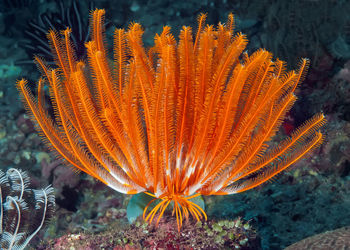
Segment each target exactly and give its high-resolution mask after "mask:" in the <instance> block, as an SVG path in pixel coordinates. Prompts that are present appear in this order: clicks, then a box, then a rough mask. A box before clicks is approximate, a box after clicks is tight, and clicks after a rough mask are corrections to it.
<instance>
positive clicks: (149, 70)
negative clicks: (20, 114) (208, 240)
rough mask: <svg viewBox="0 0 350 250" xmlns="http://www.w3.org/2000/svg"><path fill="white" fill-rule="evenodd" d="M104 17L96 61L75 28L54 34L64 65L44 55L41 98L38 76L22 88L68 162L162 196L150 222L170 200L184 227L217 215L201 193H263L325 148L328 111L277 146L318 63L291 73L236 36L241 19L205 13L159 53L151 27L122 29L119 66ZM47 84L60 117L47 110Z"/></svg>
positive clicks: (159, 39) (161, 42)
mask: <svg viewBox="0 0 350 250" xmlns="http://www.w3.org/2000/svg"><path fill="white" fill-rule="evenodd" d="M104 14H105V11H104V10H100V9H97V10H95V11H94V12H93V13H92V18H91V27H92V39H91V41H90V42H88V43H86V48H87V54H88V63H87V64H86V62H83V61H77V60H76V57H75V55H74V48H73V46H72V42H71V40H70V29H69V28H67V29H66V30H65V31H62V37H60V36H59V35H58V34H57V33H56V32H54V31H50V32H49V34H48V38H49V40H50V43H51V47H52V52H53V54H54V56H55V61H56V64H57V68H54V69H53V68H50V67H49V66H48V65H46V64H45V62H44V61H43V60H42V59H40V58H38V57H36V59H35V61H36V63H37V65H38V67H39V69H40V71H41V72H42V78H40V79H39V81H38V84H37V93H36V96H34V95H33V94H32V92H31V88H30V86H29V85H28V82H27V81H26V80H20V81H18V84H17V87H18V89H19V91H20V92H21V94H22V98H23V101H24V103H25V106H26V108H27V110H28V111H29V113H30V114H31V116H32V118H33V120H35V121H36V123H37V128H38V130H39V131H40V133H41V134H42V136H43V138H44V140H45V141H46V142H47V143H48V144H49V145H50V146H51V148H53V149H55V150H56V151H57V152H58V154H59V155H60V156H62V157H63V158H64V159H66V160H67V163H68V164H72V165H73V166H75V167H76V168H78V169H80V170H82V171H84V172H86V173H87V174H89V175H91V176H93V177H95V178H97V179H99V180H100V181H101V182H103V183H105V184H106V185H108V186H110V187H111V188H113V189H115V190H117V191H119V192H122V193H127V194H137V193H141V192H146V193H147V194H149V195H150V196H152V197H154V199H153V200H151V202H150V203H149V204H148V205H147V206H146V208H145V210H144V217H145V219H146V220H148V221H152V220H153V219H154V217H155V215H156V214H157V212H159V216H158V221H159V219H160V218H161V217H162V215H163V213H164V211H165V209H166V208H167V207H168V205H169V204H170V203H171V204H173V214H175V216H176V219H177V223H178V229H180V227H181V225H182V221H183V219H184V218H188V217H189V214H191V215H192V216H193V217H195V218H196V219H197V220H200V219H201V218H203V217H205V218H206V214H205V212H204V211H203V209H202V208H201V207H200V206H198V205H197V204H196V203H195V202H193V200H191V199H193V198H195V197H198V196H199V195H226V194H233V193H238V192H243V191H246V190H248V189H251V188H254V187H256V186H258V185H260V184H261V183H263V182H265V181H267V180H269V179H271V178H272V177H274V176H275V175H277V174H278V173H280V172H281V171H283V170H285V169H286V168H287V167H289V166H291V165H292V164H293V163H295V162H296V161H297V160H299V159H300V158H302V157H304V156H305V155H306V154H307V153H308V152H310V151H311V150H313V149H315V148H316V147H317V146H319V145H320V144H321V143H322V134H321V132H320V131H319V130H320V128H321V127H322V125H323V124H324V123H325V119H324V116H323V114H317V115H315V116H314V117H313V118H311V119H310V120H308V121H307V122H305V123H304V124H303V125H302V126H300V127H299V128H298V129H297V130H296V131H295V132H293V133H292V134H291V136H290V137H289V138H286V139H285V140H284V141H282V142H280V143H279V144H278V145H276V146H272V145H271V143H269V141H271V139H272V137H273V136H274V135H275V134H276V132H277V131H278V128H279V126H280V125H281V123H282V121H283V118H284V117H285V115H286V113H287V112H288V111H289V110H290V108H291V107H292V105H293V104H294V102H295V101H296V97H295V95H294V92H295V90H296V88H297V85H298V83H299V82H301V81H302V80H303V78H304V76H305V72H306V70H307V68H308V65H309V61H308V60H307V59H303V60H301V63H300V66H299V68H298V70H296V71H286V69H285V67H286V65H285V63H284V62H283V61H280V60H278V59H277V60H275V61H272V54H271V53H269V52H267V51H265V50H263V49H260V50H257V51H256V52H254V53H253V54H252V55H248V54H247V53H246V52H243V51H244V49H245V47H246V44H247V39H246V37H245V36H244V35H243V34H240V33H238V34H234V32H233V28H234V19H233V15H232V14H230V15H229V16H228V20H227V22H226V23H225V24H221V23H219V24H218V26H217V27H215V28H214V27H213V26H211V25H205V19H206V15H204V14H202V15H200V16H199V17H198V29H197V32H196V33H194V34H193V33H192V29H191V28H190V27H183V28H182V30H181V32H180V38H179V41H178V42H177V41H176V40H175V39H174V37H173V36H172V34H171V33H170V28H169V27H168V26H165V27H164V29H163V32H162V33H161V34H160V35H158V34H157V35H156V36H155V45H154V47H152V48H150V49H149V50H145V49H144V47H143V45H142V34H143V30H142V28H141V26H140V24H138V23H132V24H130V26H129V29H128V30H127V31H125V30H124V29H116V30H115V33H114V62H113V63H112V62H109V61H108V59H107V49H106V44H105V30H104ZM46 84H47V85H48V86H49V90H50V92H49V94H50V101H51V103H52V105H53V109H54V116H52V115H51V114H49V113H48V111H47V110H46V109H45V91H44V85H46ZM155 201H158V203H154V202H155ZM151 205H153V208H152V209H151V211H150V212H147V210H148V208H149V207H150V206H151Z"/></svg>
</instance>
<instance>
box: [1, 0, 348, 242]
mask: <svg viewBox="0 0 350 250" xmlns="http://www.w3.org/2000/svg"><path fill="white" fill-rule="evenodd" d="M95 8H104V9H105V10H106V31H107V32H106V35H107V39H106V40H107V41H108V43H109V45H110V48H109V49H110V51H111V48H112V43H113V42H112V41H113V30H114V28H116V27H117V28H127V27H128V25H129V24H130V23H131V22H133V21H135V22H139V23H141V25H142V26H143V27H144V29H145V34H144V38H143V39H144V40H143V41H144V44H145V46H146V47H149V46H152V45H153V37H154V35H155V33H160V32H161V31H162V27H163V26H164V25H169V26H170V27H171V28H172V32H173V33H174V35H175V37H177V36H178V34H179V31H180V29H181V27H182V26H183V25H187V26H196V19H197V16H198V15H199V14H200V13H207V14H208V19H207V23H208V24H217V23H218V22H220V21H221V22H224V21H225V20H226V18H227V15H228V14H229V13H230V12H232V13H234V15H235V21H236V28H235V31H237V32H238V31H240V32H243V33H244V34H246V35H247V37H248V40H249V43H248V51H249V53H252V52H253V51H255V50H257V49H258V48H265V49H266V50H268V51H270V52H272V53H273V55H274V57H275V58H279V59H281V60H284V61H286V62H287V64H288V69H294V68H296V67H297V65H298V63H299V62H300V59H301V58H304V57H306V58H309V59H310V60H311V64H310V68H309V71H308V74H307V77H306V79H305V81H304V82H303V83H301V84H300V85H299V89H298V90H297V96H298V101H297V102H296V104H295V105H294V107H293V108H292V110H291V111H290V112H289V114H288V116H287V119H285V121H284V122H283V125H282V127H281V131H280V132H279V133H278V135H277V136H276V137H277V138H275V139H276V140H277V141H278V139H279V138H278V137H281V138H282V137H284V136H286V135H289V134H290V133H291V131H292V130H293V129H294V128H296V127H298V126H299V125H300V124H301V123H302V122H303V121H305V120H306V119H308V118H310V117H311V116H312V115H313V114H316V113H318V112H319V111H323V112H324V114H325V116H326V119H327V124H326V126H325V128H324V129H323V131H324V132H325V141H324V143H323V144H322V145H321V147H319V148H318V149H317V150H315V151H313V152H312V153H311V154H309V155H308V156H307V157H305V158H304V159H302V160H301V161H299V162H297V163H296V164H294V165H293V166H292V167H290V168H289V170H287V171H284V172H282V173H281V174H279V175H278V176H277V177H275V178H274V180H273V181H271V182H268V183H264V184H262V185H261V186H259V187H257V188H255V189H253V190H249V191H246V192H244V193H241V194H236V195H229V196H215V197H203V198H204V199H205V203H206V213H207V215H208V220H209V222H208V223H209V226H208V227H206V228H204V229H203V230H206V232H207V234H203V230H202V228H201V226H198V225H196V223H195V222H194V221H193V222H192V224H193V225H192V227H193V228H191V227H190V226H189V228H188V229H187V231H185V232H194V233H193V234H192V235H191V236H189V235H182V236H179V235H174V233H173V232H171V233H169V232H170V231H169V230H170V229H169V225H167V224H166V223H164V224H161V225H160V226H159V227H158V228H157V229H155V228H152V227H147V226H146V225H145V224H143V222H142V220H140V221H137V222H136V223H134V224H133V225H131V226H130V225H129V224H128V221H127V219H126V207H127V204H128V201H129V200H130V196H127V195H123V194H120V193H118V192H115V191H113V190H111V189H110V188H108V187H107V186H105V185H104V184H103V183H100V182H99V181H97V180H95V179H93V178H92V177H90V176H88V175H86V174H83V173H81V174H77V173H76V171H75V170H74V169H73V168H67V167H66V166H63V164H62V162H61V160H60V159H57V158H55V156H54V154H53V153H52V152H50V150H48V149H47V147H45V145H44V144H43V143H42V141H41V139H40V137H39V135H38V134H37V133H36V131H35V129H34V125H33V123H32V122H31V120H30V119H29V117H28V116H27V115H26V112H25V110H24V108H23V104H22V102H21V101H20V100H19V94H18V91H17V89H16V80H17V79H21V78H22V77H25V78H26V79H28V80H29V81H30V82H32V83H35V82H36V81H37V79H38V78H39V72H38V70H37V69H36V67H35V65H34V63H33V62H32V59H33V56H34V55H39V56H41V57H43V58H45V60H46V61H47V62H49V63H50V62H51V61H50V60H52V58H51V57H50V56H51V53H50V48H49V46H48V42H47V39H46V32H47V31H48V30H49V29H56V30H62V29H65V28H66V27H67V26H69V27H71V28H72V34H73V35H72V36H73V37H74V45H75V46H76V48H77V52H78V55H77V56H78V58H79V59H81V60H84V59H86V54H85V47H84V42H86V41H88V40H89V13H90V10H93V9H95ZM349 13H350V1H349V0H280V1H279V0H249V1H246V0H215V1H210V0H201V1H198V0H186V1H165V0H119V1H116V0H109V1H107V0H96V1H73V0H65V1H64V0H55V1H54V0H52V1H44V0H0V169H1V170H3V171H6V170H7V169H9V168H17V169H21V170H24V171H26V172H27V173H28V174H29V176H30V177H31V184H32V186H33V188H39V187H44V186H47V185H52V186H53V188H54V189H55V196H56V212H55V215H54V217H53V218H52V219H51V220H50V221H49V222H48V223H47V225H46V227H45V228H44V229H42V230H41V231H40V232H39V234H38V235H37V236H36V237H35V238H34V239H33V240H32V241H31V243H30V246H29V247H31V248H34V249H69V248H70V247H71V246H75V249H102V248H103V249H124V248H126V247H128V249H139V248H140V247H144V248H146V249H148V248H151V249H157V248H165V249H191V248H193V249H199V248H201V246H204V245H205V244H204V243H203V242H202V241H205V240H208V239H210V240H213V241H214V242H215V244H216V245H215V246H222V247H218V248H219V249H221V248H225V247H226V248H231V247H233V246H232V245H227V244H226V240H227V241H229V240H232V239H231V238H232V237H233V238H234V237H237V239H238V241H237V242H238V243H239V244H240V245H237V247H238V248H242V249H285V248H286V247H288V246H290V245H292V244H293V243H296V242H299V241H301V240H303V239H305V238H307V237H309V236H313V235H316V234H320V233H324V232H326V231H332V230H336V229H340V228H341V229H340V231H336V232H335V233H333V234H332V233H329V234H326V235H323V236H322V237H321V239H322V240H324V241H326V240H325V239H327V240H328V242H332V239H335V238H332V237H338V238H342V237H343V238H342V242H344V245H346V246H347V247H350V228H349V226H350V106H349V105H350V15H349ZM111 55H112V52H111ZM232 221H233V222H234V223H236V225H238V226H237V228H238V227H241V228H240V229H239V230H238V229H237V230H236V231H234V230H230V229H229V228H230V227H229V222H232ZM223 231H226V232H224V233H223ZM228 231H230V232H231V231H232V234H234V236H232V235H230V234H228V233H227V232H228ZM183 234H184V233H183ZM339 235H340V236H339ZM209 236H210V237H209ZM206 237H207V239H205V238H206ZM347 237H349V238H347ZM174 238H176V242H173V241H174ZM321 239H319V240H320V242H321ZM247 242H248V243H247ZM84 244H85V245H84ZM196 244H198V245H196ZM208 244H209V243H208ZM303 244H304V247H306V248H301V245H303ZM307 244H311V243H307V242H304V243H302V244H301V245H299V247H298V246H297V247H296V248H289V249H312V248H311V247H307ZM316 244H318V245H322V244H323V243H316ZM235 246H236V245H235ZM333 247H334V246H333ZM203 248H204V247H203ZM213 248H214V247H213ZM73 249H74V248H73ZM323 249H328V248H327V246H325V248H323ZM333 249H337V248H336V247H335V248H333Z"/></svg>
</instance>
